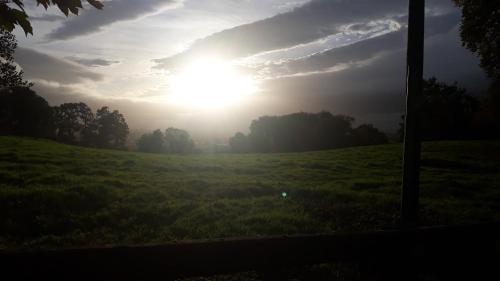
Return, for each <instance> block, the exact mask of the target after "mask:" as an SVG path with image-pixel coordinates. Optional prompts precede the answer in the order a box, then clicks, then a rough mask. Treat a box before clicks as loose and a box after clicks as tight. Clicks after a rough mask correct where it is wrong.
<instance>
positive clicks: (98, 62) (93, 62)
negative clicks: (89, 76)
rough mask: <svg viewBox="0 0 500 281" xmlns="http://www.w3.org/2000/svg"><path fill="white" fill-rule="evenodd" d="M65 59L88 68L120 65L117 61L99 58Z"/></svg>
mask: <svg viewBox="0 0 500 281" xmlns="http://www.w3.org/2000/svg"><path fill="white" fill-rule="evenodd" d="M66 59H68V60H70V61H74V62H76V63H79V64H81V65H85V66H90V67H98V66H110V65H112V64H117V63H120V61H117V60H107V59H101V58H94V59H88V58H80V57H66Z"/></svg>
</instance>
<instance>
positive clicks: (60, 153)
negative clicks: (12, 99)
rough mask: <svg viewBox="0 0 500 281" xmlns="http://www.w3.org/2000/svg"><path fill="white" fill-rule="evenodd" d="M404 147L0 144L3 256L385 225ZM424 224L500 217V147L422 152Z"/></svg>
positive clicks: (10, 140)
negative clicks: (244, 150) (185, 152)
mask: <svg viewBox="0 0 500 281" xmlns="http://www.w3.org/2000/svg"><path fill="white" fill-rule="evenodd" d="M401 148H402V147H401V145H397V144H393V145H381V146H366V147H357V148H348V149H339V150H330V151H318V152H306V153H288V154H242V155H231V154H216V155H208V154H200V155H189V156H181V155H179V156H176V155H174V156H172V155H154V154H141V153H130V152H120V151H109V150H96V149H89V148H82V147H76V146H68V145H63V144H59V143H55V142H51V141H47V140H34V139H24V138H16V137H0V245H1V247H60V246H75V245H90V244H123V243H142V242H159V241H169V240H178V239H192V238H194V239H197V238H216V237H227V236H254V235H270V234H293V233H314V232H328V231H336V230H364V229H380V228H386V227H390V226H391V225H394V224H395V223H396V221H397V217H398V212H399V204H400V203H399V199H400V185H401V179H400V178H401V162H402V154H401ZM422 165H423V167H422V181H421V185H422V191H421V194H422V197H421V202H422V222H423V223H425V224H437V223H459V222H471V221H483V220H491V219H496V220H499V219H500V205H499V204H498V202H499V201H500V186H499V183H500V143H499V142H480V141H470V142H433V143H425V144H424V145H423V161H422Z"/></svg>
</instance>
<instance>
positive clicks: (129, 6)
mask: <svg viewBox="0 0 500 281" xmlns="http://www.w3.org/2000/svg"><path fill="white" fill-rule="evenodd" d="M181 2H182V0H140V1H138V0H111V1H106V2H105V3H104V4H105V6H104V8H103V9H102V10H96V9H91V8H89V9H87V10H84V11H83V12H82V13H81V14H80V15H78V16H75V17H72V18H71V19H70V20H68V21H66V22H64V23H63V25H61V26H60V27H58V28H56V29H55V30H53V31H51V32H50V33H49V34H48V35H47V39H49V40H66V39H71V38H75V37H78V36H82V35H86V34H91V33H94V32H98V31H101V30H102V29H103V27H105V26H108V25H111V24H113V23H116V22H120V21H128V20H134V19H138V18H140V17H143V16H146V15H150V14H154V13H156V12H158V11H161V10H163V9H167V8H173V7H177V6H178V5H179V4H180V3H181Z"/></svg>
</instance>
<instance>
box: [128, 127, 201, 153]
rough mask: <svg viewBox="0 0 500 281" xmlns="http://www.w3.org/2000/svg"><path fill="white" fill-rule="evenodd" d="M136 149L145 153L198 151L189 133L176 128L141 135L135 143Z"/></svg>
mask: <svg viewBox="0 0 500 281" xmlns="http://www.w3.org/2000/svg"><path fill="white" fill-rule="evenodd" d="M136 146H137V150H138V151H140V152H147V153H170V154H188V153H194V152H198V150H197V149H196V147H195V145H194V141H193V140H192V139H191V136H190V135H189V133H188V132H187V131H185V130H181V129H177V128H172V127H170V128H168V129H166V130H165V133H163V132H162V131H161V130H160V129H157V130H155V131H153V132H152V133H146V134H144V135H142V136H141V137H140V138H139V140H137V143H136Z"/></svg>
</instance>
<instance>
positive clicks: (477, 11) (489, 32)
mask: <svg viewBox="0 0 500 281" xmlns="http://www.w3.org/2000/svg"><path fill="white" fill-rule="evenodd" d="M454 1H455V3H456V4H457V5H458V6H459V7H460V8H462V23H461V26H460V36H461V38H462V43H463V45H464V46H465V47H467V48H468V49H469V50H471V51H472V52H474V53H476V54H478V55H479V57H480V59H481V67H482V68H483V69H484V70H485V71H486V73H487V74H488V76H489V77H490V78H491V79H492V84H491V86H490V89H489V96H488V98H487V101H486V102H485V107H484V108H483V110H484V111H488V112H483V117H484V118H485V119H483V124H482V125H484V124H485V123H488V124H489V125H487V126H485V128H486V127H487V128H489V130H492V131H500V1H498V0H454ZM498 135H500V134H497V136H498Z"/></svg>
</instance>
